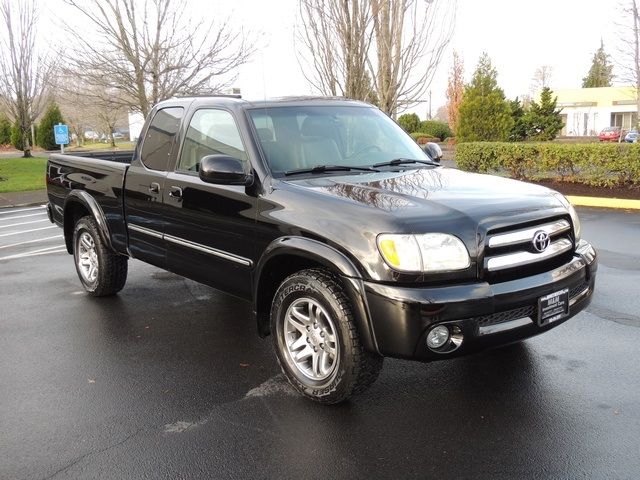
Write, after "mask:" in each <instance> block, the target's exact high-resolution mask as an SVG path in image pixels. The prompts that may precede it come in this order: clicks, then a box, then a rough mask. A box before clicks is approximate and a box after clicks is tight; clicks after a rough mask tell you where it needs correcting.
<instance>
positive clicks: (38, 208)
mask: <svg viewBox="0 0 640 480" xmlns="http://www.w3.org/2000/svg"><path fill="white" fill-rule="evenodd" d="M43 208H44V205H40V206H39V207H33V208H22V209H20V210H8V211H5V210H4V209H1V208H0V216H2V215H11V214H13V213H21V212H33V211H34V210H42V209H43Z"/></svg>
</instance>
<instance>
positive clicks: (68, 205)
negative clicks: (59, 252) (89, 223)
mask: <svg viewBox="0 0 640 480" xmlns="http://www.w3.org/2000/svg"><path fill="white" fill-rule="evenodd" d="M63 208H64V216H63V219H64V224H63V226H62V229H63V232H64V242H65V245H66V247H67V252H69V253H70V254H73V230H74V228H75V226H76V223H78V220H80V219H81V218H82V217H84V216H86V215H89V216H91V217H92V218H93V219H94V220H95V222H96V224H97V226H98V232H99V234H100V238H101V239H102V241H103V243H104V245H105V246H106V247H107V248H108V249H109V250H110V251H112V252H113V253H118V252H117V251H116V250H115V249H114V248H113V245H112V243H111V235H110V232H109V227H108V225H107V218H106V216H105V214H104V212H103V210H102V208H100V205H99V204H98V202H96V200H95V198H93V197H92V196H91V195H89V194H88V193H87V192H85V191H83V190H72V191H71V192H70V193H69V195H68V196H67V198H66V199H65V202H64V207H63Z"/></svg>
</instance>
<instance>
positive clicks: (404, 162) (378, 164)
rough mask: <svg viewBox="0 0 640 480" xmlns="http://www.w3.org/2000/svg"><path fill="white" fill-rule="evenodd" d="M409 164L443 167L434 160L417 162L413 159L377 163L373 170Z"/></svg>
mask: <svg viewBox="0 0 640 480" xmlns="http://www.w3.org/2000/svg"><path fill="white" fill-rule="evenodd" d="M408 163H422V164H424V165H430V166H432V167H441V166H442V164H440V163H438V162H435V161H433V160H415V159H411V158H396V159H394V160H391V161H389V162H381V163H376V164H375V165H374V166H373V168H378V167H395V166H396V165H406V164H408Z"/></svg>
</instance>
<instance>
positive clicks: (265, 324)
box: [254, 237, 379, 353]
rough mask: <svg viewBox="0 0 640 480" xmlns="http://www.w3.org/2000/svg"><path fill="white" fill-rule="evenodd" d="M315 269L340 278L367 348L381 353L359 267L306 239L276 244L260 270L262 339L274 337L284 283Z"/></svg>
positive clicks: (258, 293) (286, 239) (257, 295)
mask: <svg viewBox="0 0 640 480" xmlns="http://www.w3.org/2000/svg"><path fill="white" fill-rule="evenodd" d="M311 268H325V269H327V270H329V271H331V272H332V273H333V274H334V275H336V277H337V279H338V281H339V282H341V283H342V285H343V286H344V288H345V292H346V294H347V296H348V297H349V301H350V302H351V306H352V310H353V314H354V317H355V321H356V324H357V326H358V331H359V332H360V335H361V339H362V341H363V343H364V346H365V348H366V349H367V350H369V351H371V352H375V353H379V350H378V348H377V343H376V341H375V335H374V332H373V328H372V326H371V321H370V316H369V313H368V307H367V303H366V297H365V292H364V283H363V281H362V276H361V274H360V272H359V271H358V269H357V267H356V265H355V264H354V263H353V262H352V261H351V260H350V259H349V258H347V257H346V256H345V255H344V254H343V253H342V252H340V251H338V250H337V249H335V248H333V247H331V246H329V245H326V244H324V243H321V242H319V241H317V240H313V239H309V238H303V237H283V238H279V239H277V240H275V241H273V242H272V243H271V244H270V245H269V246H268V247H267V249H266V251H265V253H264V255H263V256H262V258H261V259H260V261H259V262H258V264H257V266H256V276H255V278H256V281H255V286H254V301H255V311H256V320H257V327H258V334H259V335H260V337H262V338H264V337H266V336H268V335H270V333H271V332H270V326H269V317H270V312H271V304H272V301H273V297H274V295H275V292H276V290H277V289H278V287H279V286H280V284H281V283H282V281H283V280H284V279H285V278H287V277H288V276H289V275H292V274H294V273H296V272H299V271H301V270H306V269H311Z"/></svg>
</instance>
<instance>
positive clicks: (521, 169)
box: [455, 142, 640, 187]
mask: <svg viewBox="0 0 640 480" xmlns="http://www.w3.org/2000/svg"><path fill="white" fill-rule="evenodd" d="M455 160H456V166H457V167H458V168H460V169H461V170H468V171H472V172H483V173H497V174H506V175H509V176H511V177H513V178H518V179H522V180H540V179H543V178H553V179H558V180H562V181H568V182H575V183H583V184H586V185H592V186H599V187H618V186H629V187H638V186H640V143H627V144H625V143H622V144H618V143H608V144H601V143H587V144H559V143H490V142H474V143H459V144H458V145H457V146H456V154H455Z"/></svg>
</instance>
